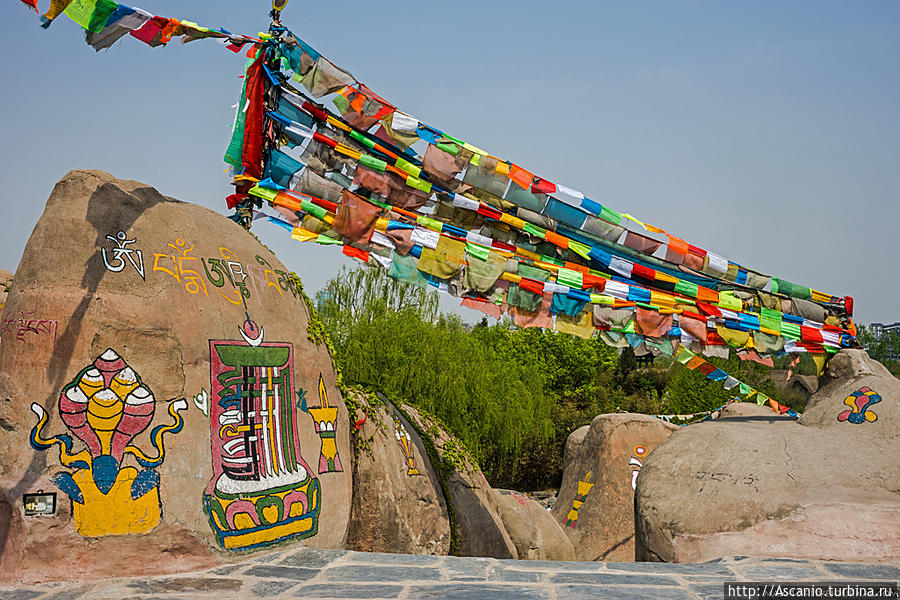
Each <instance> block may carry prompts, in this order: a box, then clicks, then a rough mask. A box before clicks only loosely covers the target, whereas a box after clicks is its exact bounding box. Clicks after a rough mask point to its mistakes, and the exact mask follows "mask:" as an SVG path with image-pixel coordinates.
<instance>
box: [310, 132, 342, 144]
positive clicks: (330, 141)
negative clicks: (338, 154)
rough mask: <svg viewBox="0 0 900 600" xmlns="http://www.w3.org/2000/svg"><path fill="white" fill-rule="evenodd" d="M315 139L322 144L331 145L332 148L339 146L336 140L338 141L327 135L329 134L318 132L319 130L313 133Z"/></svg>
mask: <svg viewBox="0 0 900 600" xmlns="http://www.w3.org/2000/svg"><path fill="white" fill-rule="evenodd" d="M313 139H314V140H315V141H317V142H319V143H320V144H325V145H326V146H328V147H330V148H337V142H336V141H334V140H333V139H331V138H330V137H327V136H324V135H322V134H321V133H318V132H316V133H314V134H313Z"/></svg>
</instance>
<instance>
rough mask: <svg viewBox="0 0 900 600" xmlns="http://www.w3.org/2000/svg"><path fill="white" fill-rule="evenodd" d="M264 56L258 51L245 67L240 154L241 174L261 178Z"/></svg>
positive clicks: (264, 110) (264, 111)
mask: <svg viewBox="0 0 900 600" xmlns="http://www.w3.org/2000/svg"><path fill="white" fill-rule="evenodd" d="M264 56H265V53H264V52H260V53H259V55H258V57H257V58H256V60H255V61H253V64H252V65H250V68H249V69H247V99H246V100H247V105H246V106H247V112H246V115H245V117H244V151H243V155H242V156H241V165H242V166H243V167H244V173H243V174H244V175H248V176H250V177H255V178H256V179H262V151H263V133H264V132H263V121H264V117H265V113H266V109H265V105H264V104H263V95H264V92H265V88H264V80H265V74H264V73H263V57H264Z"/></svg>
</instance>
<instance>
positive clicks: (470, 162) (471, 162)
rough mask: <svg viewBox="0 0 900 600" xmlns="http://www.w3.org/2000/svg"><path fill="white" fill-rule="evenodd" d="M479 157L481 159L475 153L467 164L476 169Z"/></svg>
mask: <svg viewBox="0 0 900 600" xmlns="http://www.w3.org/2000/svg"><path fill="white" fill-rule="evenodd" d="M480 157H481V155H480V154H478V153H477V152H476V153H475V154H473V155H472V158H471V159H470V160H469V164H470V165H475V166H476V167H477V166H478V164H479V163H480V161H481V158H480Z"/></svg>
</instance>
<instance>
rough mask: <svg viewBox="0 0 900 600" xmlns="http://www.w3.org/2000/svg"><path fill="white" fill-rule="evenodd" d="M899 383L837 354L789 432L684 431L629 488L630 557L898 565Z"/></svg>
mask: <svg viewBox="0 0 900 600" xmlns="http://www.w3.org/2000/svg"><path fill="white" fill-rule="evenodd" d="M898 401H900V380H897V379H896V378H894V377H892V376H891V375H890V373H888V371H887V369H885V368H884V367H883V366H882V365H881V364H879V363H877V362H876V361H874V360H872V359H870V358H869V357H868V355H866V353H865V352H864V351H862V350H842V351H841V352H839V353H838V354H837V355H836V356H834V357H833V358H832V360H831V362H830V363H829V365H828V367H827V369H826V374H825V376H824V377H823V378H822V380H821V382H820V386H819V389H818V391H817V392H816V393H815V394H814V395H813V396H812V397H811V398H810V401H809V404H808V405H807V408H806V411H804V413H803V416H802V417H801V418H800V419H799V422H798V421H793V420H790V421H788V420H782V419H769V420H762V421H751V420H742V419H719V420H717V421H709V422H705V423H701V424H699V425H694V426H690V427H686V428H684V429H683V430H682V431H680V432H678V433H677V434H676V435H673V436H671V437H670V438H669V439H668V440H666V441H665V442H664V443H663V444H661V445H660V446H659V448H657V449H656V451H654V452H653V454H652V456H651V457H650V458H649V459H648V460H647V462H646V463H645V465H644V468H643V471H642V472H641V477H640V479H639V480H638V486H637V496H636V510H637V515H636V528H637V535H638V545H637V555H638V558H639V559H641V560H662V561H669V562H698V561H706V560H711V559H714V558H717V557H721V556H726V555H749V556H793V557H798V558H814V559H825V560H855V561H867V560H897V559H898V558H900V519H898V514H900V458H898V453H897V441H898V436H900V433H898V425H900V406H898Z"/></svg>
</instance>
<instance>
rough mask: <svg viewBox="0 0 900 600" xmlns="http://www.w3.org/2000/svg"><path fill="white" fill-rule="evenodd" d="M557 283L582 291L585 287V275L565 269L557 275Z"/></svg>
mask: <svg viewBox="0 0 900 600" xmlns="http://www.w3.org/2000/svg"><path fill="white" fill-rule="evenodd" d="M556 282H557V283H558V284H560V285H567V286H569V287H570V288H575V289H577V290H580V289H581V288H583V287H584V275H583V274H582V273H579V272H578V271H574V270H572V269H565V268H563V269H560V270H559V273H557V274H556Z"/></svg>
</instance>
